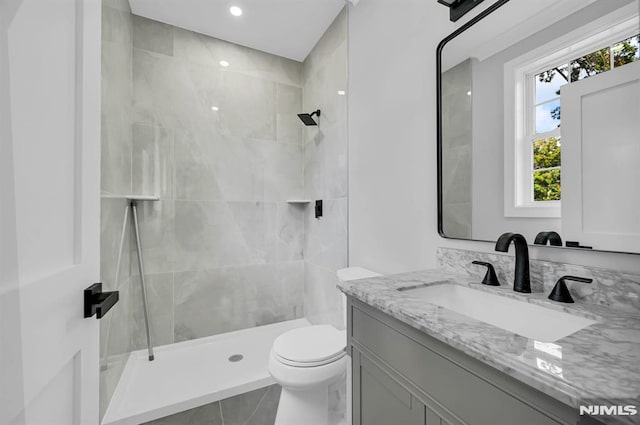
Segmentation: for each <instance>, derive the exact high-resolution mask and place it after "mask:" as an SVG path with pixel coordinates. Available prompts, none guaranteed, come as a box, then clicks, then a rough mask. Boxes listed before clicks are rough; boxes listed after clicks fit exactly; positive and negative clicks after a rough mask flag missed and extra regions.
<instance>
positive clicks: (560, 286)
mask: <svg viewBox="0 0 640 425" xmlns="http://www.w3.org/2000/svg"><path fill="white" fill-rule="evenodd" d="M567 280H572V281H574V282H582V283H591V282H593V279H588V278H584V277H577V276H562V277H561V278H560V279H558V281H557V282H556V286H554V287H553V290H552V291H551V293H550V294H549V299H550V300H553V301H558V302H561V303H573V302H575V301H573V297H572V296H571V292H569V288H567V283H566V281H567Z"/></svg>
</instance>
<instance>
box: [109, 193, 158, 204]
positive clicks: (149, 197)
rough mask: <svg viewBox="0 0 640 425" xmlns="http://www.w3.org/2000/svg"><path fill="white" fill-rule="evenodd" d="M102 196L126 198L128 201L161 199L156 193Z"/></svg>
mask: <svg viewBox="0 0 640 425" xmlns="http://www.w3.org/2000/svg"><path fill="white" fill-rule="evenodd" d="M100 197H101V198H109V199H126V200H128V201H154V202H155V201H159V200H160V197H159V196H155V195H109V194H106V195H100Z"/></svg>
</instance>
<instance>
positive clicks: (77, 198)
mask: <svg viewBox="0 0 640 425" xmlns="http://www.w3.org/2000/svg"><path fill="white" fill-rule="evenodd" d="M100 14H101V6H100V2H99V0H0V143H1V145H0V149H1V150H0V189H1V192H0V424H2V425H5V424H7V425H14V424H16V425H72V424H79V425H80V424H81V425H95V424H97V423H98V374H99V370H98V356H99V353H98V351H99V333H98V332H99V330H98V329H99V327H98V321H97V320H96V319H95V318H92V319H85V318H83V289H84V288H85V287H87V286H89V285H91V284H92V283H94V282H97V281H98V279H99V255H100V254H99V219H100V217H99V216H100V210H99V194H100V190H99V172H100V149H99V146H100V23H101V17H100Z"/></svg>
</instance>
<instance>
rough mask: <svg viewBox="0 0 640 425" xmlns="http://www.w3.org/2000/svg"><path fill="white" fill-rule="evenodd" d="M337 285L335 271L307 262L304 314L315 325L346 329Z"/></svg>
mask: <svg viewBox="0 0 640 425" xmlns="http://www.w3.org/2000/svg"><path fill="white" fill-rule="evenodd" d="M337 284H338V278H337V276H336V271H335V270H330V269H325V268H323V267H320V266H317V265H315V264H313V263H311V262H309V261H305V264H304V313H305V317H306V318H307V319H308V320H309V321H310V322H311V323H313V324H314V325H320V324H329V325H333V326H335V327H336V328H338V329H344V327H345V325H344V320H343V311H342V297H341V293H340V291H339V290H338V288H337V287H336V286H337Z"/></svg>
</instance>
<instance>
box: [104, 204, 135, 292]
mask: <svg viewBox="0 0 640 425" xmlns="http://www.w3.org/2000/svg"><path fill="white" fill-rule="evenodd" d="M126 206H127V202H126V200H124V199H122V198H108V197H102V198H101V199H100V277H101V279H102V283H103V285H104V290H105V291H111V290H116V289H118V288H120V287H121V286H122V285H123V283H124V282H126V281H127V279H128V278H129V267H130V257H129V250H130V249H131V243H130V242H131V238H129V237H126V236H125V238H124V243H123V247H122V256H121V259H120V272H119V276H118V281H117V282H116V269H117V267H118V255H119V252H120V240H121V236H122V225H123V222H124V211H125V208H126ZM127 226H128V228H129V229H130V226H131V223H130V222H127Z"/></svg>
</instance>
